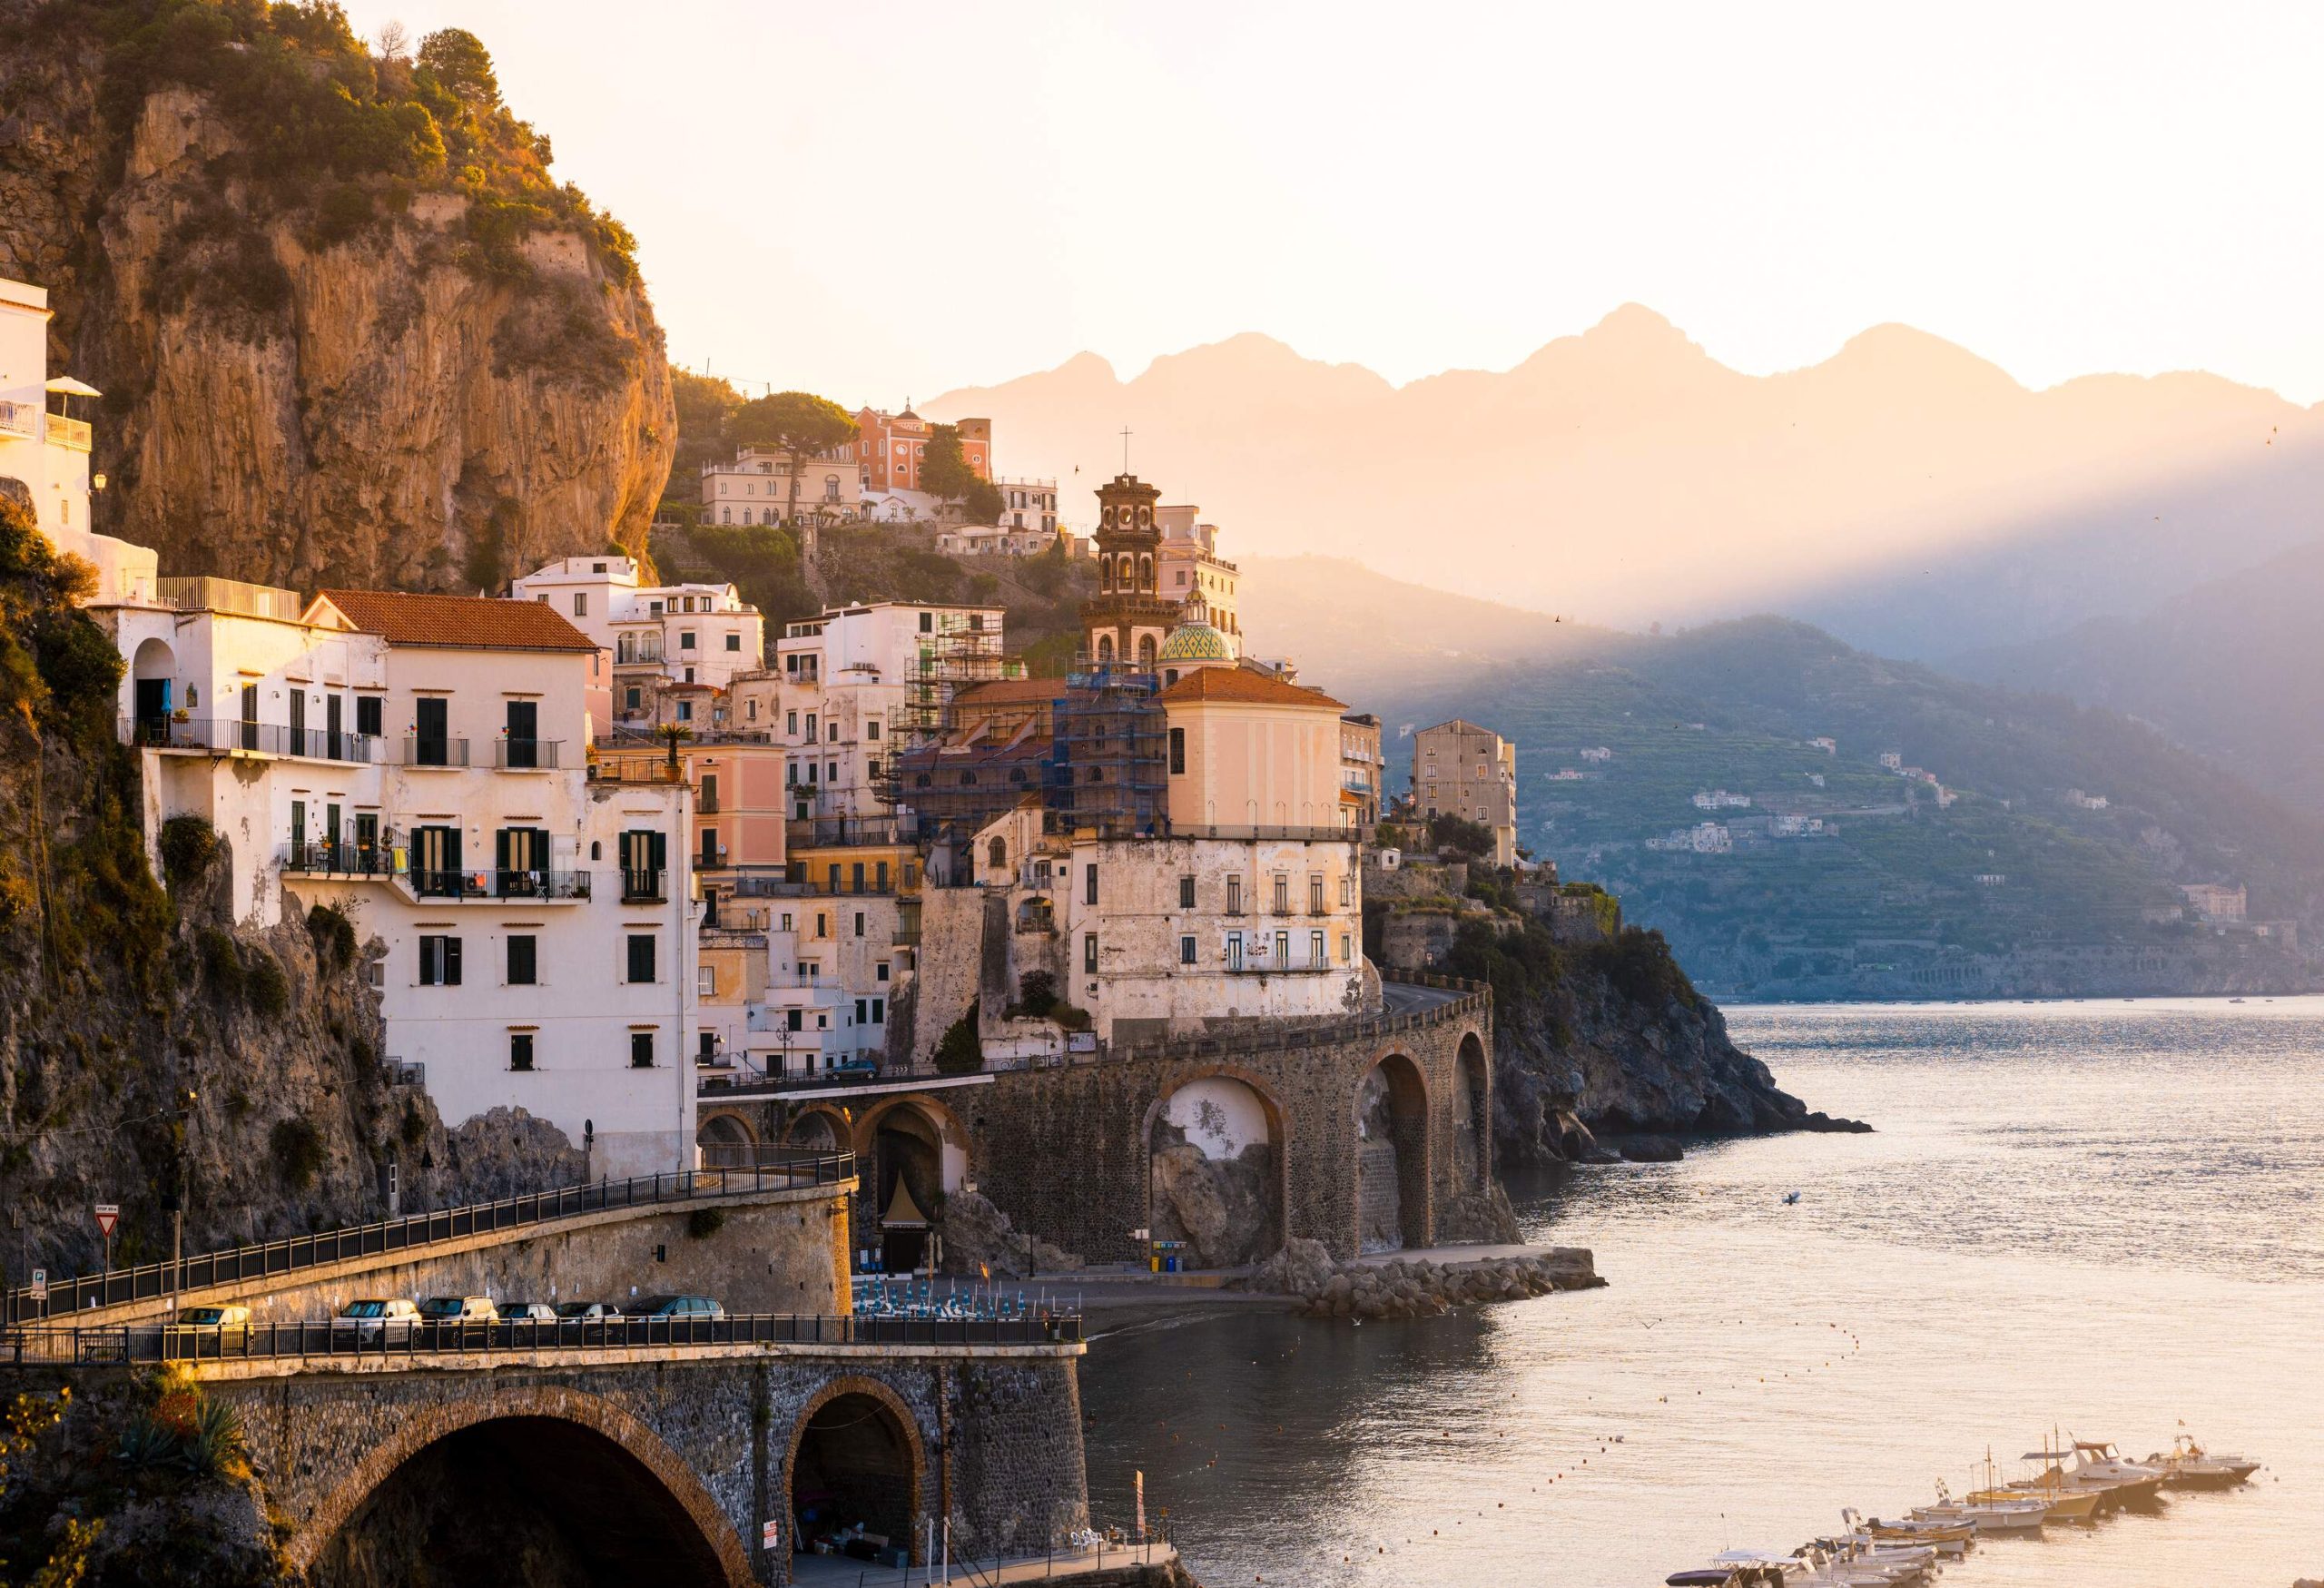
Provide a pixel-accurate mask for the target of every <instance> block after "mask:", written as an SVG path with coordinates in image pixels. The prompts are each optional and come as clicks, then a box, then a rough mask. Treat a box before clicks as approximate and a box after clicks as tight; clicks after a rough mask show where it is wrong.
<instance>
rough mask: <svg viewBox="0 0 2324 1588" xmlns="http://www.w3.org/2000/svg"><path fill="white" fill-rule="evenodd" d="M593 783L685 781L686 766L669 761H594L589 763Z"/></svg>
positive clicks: (590, 778)
mask: <svg viewBox="0 0 2324 1588" xmlns="http://www.w3.org/2000/svg"><path fill="white" fill-rule="evenodd" d="M589 781H590V782H592V783H684V781H685V771H684V768H683V767H679V766H672V765H671V764H669V763H668V762H667V761H644V760H639V759H635V758H632V759H630V760H626V761H593V762H591V763H590V764H589Z"/></svg>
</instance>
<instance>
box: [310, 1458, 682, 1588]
mask: <svg viewBox="0 0 2324 1588" xmlns="http://www.w3.org/2000/svg"><path fill="white" fill-rule="evenodd" d="M308 1580H309V1581H310V1583H312V1584H314V1588H405V1585H406V1584H409V1583H525V1584H527V1588H600V1585H602V1588H616V1585H622V1588H626V1585H628V1584H633V1583H640V1582H672V1583H724V1582H726V1581H727V1580H728V1573H727V1570H726V1567H725V1565H724V1563H723V1562H722V1561H721V1560H720V1558H719V1553H718V1551H717V1550H716V1549H715V1547H714V1545H713V1544H711V1542H710V1540H709V1539H707V1538H706V1537H704V1534H703V1531H702V1528H701V1526H700V1525H699V1524H697V1523H696V1522H695V1520H694V1517H693V1516H692V1515H691V1514H689V1513H688V1512H687V1510H686V1507H685V1506H684V1504H682V1503H681V1502H680V1501H679V1500H678V1498H677V1497H676V1496H675V1495H674V1494H671V1493H670V1491H669V1489H668V1488H667V1487H666V1486H665V1484H663V1483H662V1481H661V1480H660V1479H659V1478H657V1477H655V1475H654V1474H653V1472H652V1471H651V1470H649V1469H648V1468H647V1467H646V1465H645V1463H644V1462H642V1461H640V1460H639V1459H638V1458H637V1457H636V1456H635V1455H631V1454H630V1453H629V1452H628V1451H626V1450H625V1449H623V1448H622V1446H621V1445H617V1444H615V1442H614V1441H613V1440H612V1439H610V1438H608V1437H606V1435H603V1434H600V1433H598V1432H596V1430H595V1429H592V1428H587V1427H584V1426H582V1425H579V1424H577V1423H569V1422H566V1421H563V1420H561V1419H559V1418H556V1417H500V1418H495V1419H493V1420H491V1421H488V1422H482V1423H477V1424H473V1425H470V1426H468V1427H466V1428H462V1429H459V1430H458V1431H457V1432H455V1433H452V1434H448V1435H445V1436H444V1437H443V1438H441V1439H438V1440H436V1441H435V1442H434V1443H432V1444H430V1445H426V1446H425V1447H423V1448H422V1449H420V1450H419V1452H418V1453H416V1454H415V1455H412V1457H411V1458H410V1459H409V1460H408V1461H406V1462H404V1463H403V1464H402V1465H400V1466H399V1467H397V1468H396V1470H395V1471H394V1472H392V1473H390V1474H389V1475H388V1477H387V1478H386V1480H385V1481H384V1482H382V1483H381V1484H379V1486H378V1487H377V1488H375V1489H373V1490H372V1491H371V1492H370V1493H369V1494H367V1495H365V1496H364V1497H363V1499H362V1501H361V1502H360V1503H359V1504H358V1505H357V1506H356V1507H355V1509H354V1510H353V1511H352V1512H351V1513H350V1514H349V1515H348V1518H347V1520H346V1521H345V1522H344V1523H343V1524H340V1527H339V1529H338V1531H337V1532H335V1533H334V1534H332V1535H331V1536H330V1539H329V1541H328V1542H326V1543H325V1544H324V1545H323V1547H322V1548H321V1550H320V1552H319V1553H317V1555H316V1558H315V1561H314V1563H313V1565H312V1566H311V1567H310V1569H309V1573H308Z"/></svg>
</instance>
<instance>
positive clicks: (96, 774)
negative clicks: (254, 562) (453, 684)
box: [0, 491, 581, 1282]
mask: <svg viewBox="0 0 2324 1588" xmlns="http://www.w3.org/2000/svg"><path fill="white" fill-rule="evenodd" d="M74 578H75V575H74V569H73V567H71V565H69V564H66V563H64V562H61V561H60V560H59V559H57V558H56V557H54V554H53V553H52V552H51V551H50V549H49V547H48V543H47V541H46V540H45V539H44V538H43V537H42V536H41V535H40V533H39V532H38V531H37V530H36V529H34V528H33V525H32V519H31V517H30V513H29V511H28V510H27V508H26V507H25V505H24V503H23V501H22V497H21V492H15V491H0V1208H5V1210H6V1219H5V1226H0V1267H5V1270H6V1273H7V1276H8V1277H9V1278H10V1280H11V1281H12V1282H21V1281H22V1279H23V1278H24V1277H25V1271H26V1270H27V1269H29V1268H31V1267H35V1266H39V1267H46V1268H48V1269H49V1270H50V1271H51V1272H52V1273H57V1274H78V1273H84V1272H90V1271H93V1270H94V1269H95V1268H96V1267H97V1266H98V1263H99V1259H100V1258H101V1256H102V1250H103V1248H102V1246H101V1244H100V1242H99V1240H98V1238H97V1233H96V1230H95V1228H94V1226H93V1223H92V1218H91V1213H90V1208H91V1204H93V1203H96V1202H112V1203H114V1204H117V1205H118V1206H119V1207H120V1208H121V1212H122V1224H121V1228H120V1230H119V1232H118V1234H117V1235H116V1236H115V1238H114V1243H113V1259H114V1261H115V1262H116V1263H117V1264H123V1265H126V1264H132V1263H137V1262H148V1261H153V1260H154V1259H156V1258H166V1257H167V1256H168V1254H169V1249H170V1225H171V1218H170V1214H169V1212H168V1210H167V1206H166V1205H167V1202H168V1200H169V1197H170V1193H171V1192H172V1189H173V1188H174V1187H175V1186H176V1185H177V1184H178V1183H179V1182H180V1178H181V1175H182V1179H183V1183H184V1185H185V1187H186V1189H187V1193H188V1195H187V1197H186V1198H185V1208H184V1212H185V1245H186V1249H187V1250H189V1251H201V1250H204V1249H208V1248H214V1247H219V1246H225V1245H232V1244H237V1243H241V1242H245V1241H253V1240H261V1239H269V1238H275V1237H279V1236H284V1235H291V1234H295V1233H299V1232H301V1231H304V1230H308V1229H313V1228H326V1227H330V1226H334V1225H341V1224H349V1223H358V1222H361V1221H363V1220H366V1219H370V1218H379V1217H380V1216H381V1214H382V1212H383V1211H384V1198H383V1197H382V1196H381V1187H380V1181H381V1171H382V1169H384V1168H385V1166H387V1165H389V1164H390V1163H393V1164H396V1165H398V1166H399V1172H400V1174H401V1177H402V1181H401V1186H400V1188H399V1189H401V1190H402V1191H403V1193H404V1203H403V1205H404V1207H405V1208H407V1209H415V1208H423V1207H429V1206H441V1205H445V1204H448V1203H454V1202H462V1201H470V1200H476V1199H479V1198H488V1197H491V1196H496V1195H500V1194H505V1193H507V1191H510V1190H514V1189H520V1187H521V1189H532V1188H533V1187H536V1186H537V1185H540V1184H543V1183H552V1184H554V1183H562V1182H565V1181H568V1180H571V1179H577V1178H578V1176H579V1174H580V1171H581V1165H580V1160H579V1155H578V1154H577V1153H575V1152H573V1151H572V1150H571V1149H570V1144H569V1143H567V1142H566V1139H565V1138H564V1137H563V1135H562V1134H561V1133H559V1132H557V1131H556V1130H555V1129H553V1128H551V1127H548V1126H547V1125H546V1124H545V1123H543V1122H542V1121H539V1120H535V1119H527V1118H525V1117H523V1116H516V1117H499V1118H487V1119H479V1120H475V1121H471V1122H470V1123H469V1124H468V1125H466V1126H464V1127H463V1128H462V1129H459V1130H458V1131H456V1132H450V1133H448V1132H447V1131H446V1130H445V1129H444V1127H443V1125H442V1123H441V1121H440V1120H439V1119H438V1117H437V1114H436V1111H435V1108H434V1106H433V1104H431V1103H430V1102H429V1101H428V1099H427V1097H426V1096H425V1095H424V1094H423V1093H421V1092H420V1090H419V1089H418V1088H416V1087H403V1086H399V1085H397V1084H395V1083H394V1082H395V1078H394V1077H393V1076H392V1075H391V1074H390V1073H389V1071H388V1070H387V1069H386V1067H385V1066H384V1065H383V1064H382V1063H381V1051H380V1022H379V997H378V994H377V993H375V992H374V991H372V990H371V988H370V986H369V978H368V976H367V975H366V974H365V969H366V966H365V961H366V960H367V958H368V957H369V955H370V954H372V953H375V952H378V950H377V947H376V944H373V945H365V944H361V943H359V942H357V941H356V939H355V935H354V932H353V930H352V928H351V927H350V925H349V923H348V922H347V921H346V919H345V918H344V917H342V916H340V915H338V914H336V913H334V912H329V911H320V910H319V911H315V912H311V913H308V912H299V911H297V910H295V909H294V910H291V911H290V912H287V922H286V924H284V925H281V926H279V927H277V928H275V929H274V930H272V931H271V932H262V933H261V932H236V931H234V930H231V928H230V925H229V922H231V913H230V912H229V911H228V909H227V907H226V893H227V891H228V883H227V870H228V868H227V866H226V864H225V861H226V856H225V855H224V853H223V851H222V846H221V845H220V843H219V841H218V840H217V839H216V838H215V837H214V836H212V834H211V833H210V831H209V829H208V828H207V827H205V826H202V825H201V824H198V823H195V824H184V823H173V824H171V825H170V826H169V827H168V828H166V829H165V830H164V835H163V843H162V853H163V858H164V862H165V864H166V868H167V870H168V872H169V875H170V882H169V884H168V886H167V887H166V888H164V887H163V886H162V884H161V883H157V882H156V881H155V879H154V876H153V868H152V865H151V863H149V861H148V859H147V857H146V853H145V849H144V844H143V836H142V833H141V830H140V827H139V823H138V815H137V813H138V811H139V809H140V806H141V804H142V794H141V793H140V790H139V785H138V775H139V774H138V764H137V760H136V757H135V755H133V753H131V752H129V751H127V750H124V749H122V748H121V747H120V746H118V745H115V744H114V743H113V691H114V689H115V687H116V686H117V684H118V681H119V679H120V676H121V663H120V659H119V656H118V653H116V652H115V651H114V649H113V644H112V642H111V641H110V640H108V639H107V638H106V637H105V636H104V635H103V633H102V632H100V631H99V629H98V628H97V626H96V625H95V624H94V622H93V621H92V620H91V619H90V618H89V617H88V616H86V615H85V614H84V613H82V612H80V611H77V610H75V609H74V607H72V606H71V605H70V596H71V594H72V592H73V590H74Z"/></svg>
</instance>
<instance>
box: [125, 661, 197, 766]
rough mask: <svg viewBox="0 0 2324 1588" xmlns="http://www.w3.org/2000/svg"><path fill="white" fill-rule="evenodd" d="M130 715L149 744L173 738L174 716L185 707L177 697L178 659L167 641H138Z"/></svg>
mask: <svg viewBox="0 0 2324 1588" xmlns="http://www.w3.org/2000/svg"><path fill="white" fill-rule="evenodd" d="M129 675H130V677H129V715H131V717H132V718H133V719H134V720H135V722H136V723H137V725H138V732H139V735H140V737H141V738H142V739H143V741H144V742H146V743H149V744H164V743H167V742H168V738H169V722H170V713H171V712H172V711H173V710H175V709H177V708H178V707H179V706H181V705H184V704H185V703H184V702H183V701H181V700H180V699H179V698H178V697H177V693H176V691H177V676H178V658H177V653H176V652H175V651H173V650H172V649H171V648H170V644H169V642H168V641H167V640H164V639H160V638H148V639H143V640H140V641H138V643H137V650H136V652H135V654H134V655H133V656H132V657H131V658H130V663H129Z"/></svg>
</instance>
